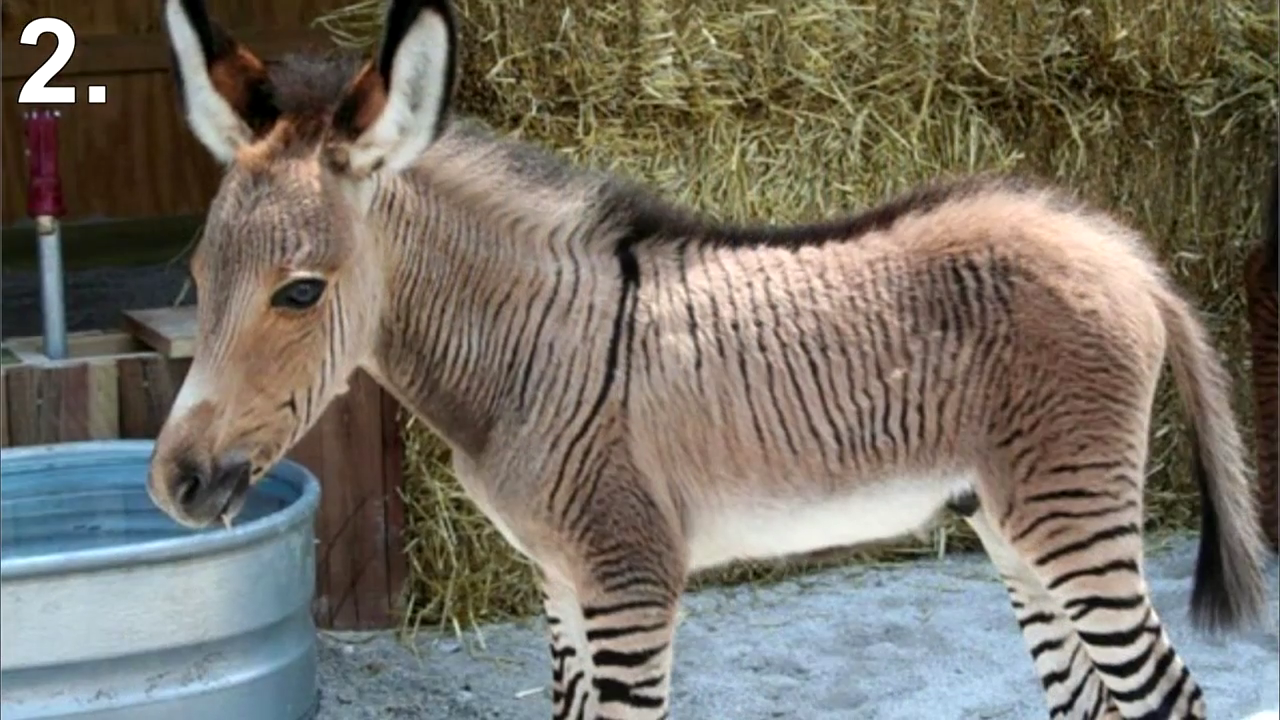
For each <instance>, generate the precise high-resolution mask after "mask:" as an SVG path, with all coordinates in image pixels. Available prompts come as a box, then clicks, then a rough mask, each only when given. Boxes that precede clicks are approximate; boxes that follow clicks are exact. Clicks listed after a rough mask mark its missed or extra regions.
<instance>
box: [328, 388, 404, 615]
mask: <svg viewBox="0 0 1280 720" xmlns="http://www.w3.org/2000/svg"><path fill="white" fill-rule="evenodd" d="M350 387H351V389H350V390H349V391H348V392H347V393H346V395H344V396H343V399H345V400H346V407H345V408H344V409H345V412H344V417H343V418H342V421H343V427H341V430H342V431H344V432H345V434H346V439H345V442H346V443H347V458H346V459H347V461H348V463H349V464H348V466H347V473H346V474H344V475H343V476H342V477H343V483H344V484H346V485H350V486H351V487H352V489H353V490H355V491H356V501H357V504H356V505H355V507H354V508H353V510H354V512H356V513H357V517H356V518H355V519H354V520H353V522H352V528H353V531H354V532H353V535H352V536H351V540H348V542H351V541H352V540H354V550H355V552H354V555H355V557H354V558H353V562H354V564H353V565H352V567H351V569H350V573H351V584H352V588H351V590H350V591H349V592H350V596H351V597H352V601H353V602H354V604H355V607H354V624H355V629H364V630H368V629H375V628H380V627H385V626H387V625H388V624H389V623H390V620H391V610H392V603H391V594H390V584H389V582H388V577H387V573H388V570H389V569H390V565H389V562H388V557H387V550H388V544H387V494H386V489H385V487H384V486H383V483H384V482H385V480H384V477H385V463H386V456H385V453H384V448H383V433H382V412H383V411H382V388H380V387H379V386H378V384H377V383H376V382H374V381H373V380H372V379H371V378H370V377H369V376H368V375H366V374H365V373H363V372H358V373H356V374H355V376H354V377H352V379H351V386H350ZM339 609H340V610H341V606H340V607H339Z"/></svg>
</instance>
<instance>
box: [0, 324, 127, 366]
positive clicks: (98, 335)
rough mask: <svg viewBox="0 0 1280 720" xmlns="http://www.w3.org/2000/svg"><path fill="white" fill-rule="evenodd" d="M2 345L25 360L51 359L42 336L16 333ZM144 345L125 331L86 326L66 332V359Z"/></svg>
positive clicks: (43, 361)
mask: <svg viewBox="0 0 1280 720" xmlns="http://www.w3.org/2000/svg"><path fill="white" fill-rule="evenodd" d="M4 344H5V347H7V348H9V349H10V350H11V351H13V353H14V354H15V355H17V356H18V357H19V358H20V359H22V360H23V361H25V362H27V363H31V364H36V365H44V364H48V363H50V362H61V361H51V360H49V359H48V358H47V357H46V356H45V355H43V352H44V338H42V337H38V336H36V337H16V338H9V339H8V340H5V341H4ZM146 349H147V347H146V346H145V345H143V344H142V343H140V342H139V341H138V340H137V339H136V338H134V337H133V336H132V335H129V334H128V333H120V332H104V331H102V330H85V331H82V332H74V333H68V334H67V356H68V359H88V358H93V357H104V356H111V355H128V354H131V353H139V352H145V351H146Z"/></svg>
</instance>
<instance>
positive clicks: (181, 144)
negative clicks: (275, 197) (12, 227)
mask: <svg viewBox="0 0 1280 720" xmlns="http://www.w3.org/2000/svg"><path fill="white" fill-rule="evenodd" d="M0 3H2V4H0V9H2V10H3V18H2V19H0V37H2V39H3V53H4V62H3V66H2V68H0V70H2V72H3V88H2V90H0V92H2V95H0V101H2V102H3V107H2V109H0V111H2V112H3V117H2V118H0V121H2V125H0V129H2V131H3V145H2V148H0V152H2V154H3V163H4V168H3V172H4V175H3V177H4V179H5V182H4V183H3V188H2V193H3V217H2V218H0V223H2V224H4V225H9V224H11V223H13V222H14V221H16V220H22V219H23V218H25V217H26V177H27V166H26V159H25V158H24V156H23V150H24V148H25V139H24V136H23V124H22V113H23V111H24V110H27V109H33V108H34V107H36V106H22V105H19V104H18V102H17V98H18V91H19V90H20V89H21V88H22V84H23V83H24V82H25V81H26V79H27V78H28V77H30V75H31V73H32V72H34V71H35V70H36V69H37V68H38V67H40V65H41V64H43V63H44V61H45V60H46V59H47V58H48V57H49V55H50V54H51V53H52V52H53V49H54V47H55V46H56V44H57V40H56V39H55V37H54V36H53V35H52V34H48V33H46V34H45V35H43V36H41V37H40V40H39V43H38V44H37V45H35V46H29V45H22V44H20V43H19V42H18V38H19V37H20V36H21V34H22V28H23V27H24V26H25V25H26V24H27V23H28V22H29V21H31V20H32V19H34V18H37V17H45V16H53V17H58V18H61V19H63V20H65V21H66V22H67V23H68V24H70V25H71V27H72V28H73V29H74V30H75V32H76V47H75V52H74V53H73V55H72V56H71V60H70V61H69V62H68V63H67V65H66V66H65V67H64V68H63V70H62V71H61V72H60V73H59V74H58V76H57V77H56V78H55V80H54V81H52V82H50V85H74V86H75V87H76V103H75V104H74V105H56V106H55V105H51V106H45V107H52V108H56V109H59V110H61V112H62V119H61V121H60V124H59V149H60V153H59V154H60V167H61V169H62V177H63V193H64V195H65V198H66V205H67V216H66V218H65V219H66V220H75V219H81V218H113V219H114V218H147V217H157V216H173V215H186V214H203V213H204V210H205V207H206V205H207V204H208V202H209V199H210V198H211V197H212V196H213V193H214V191H215V190H216V189H217V182H218V169H217V166H216V164H215V163H214V162H213V161H212V160H210V158H209V157H208V154H207V153H206V152H205V151H204V148H203V147H201V146H200V145H199V144H198V143H197V142H196V140H195V138H194V136H192V135H191V133H190V131H189V130H187V126H186V123H185V121H184V120H183V119H182V117H181V116H180V114H179V111H178V104H177V100H176V98H175V95H174V85H173V79H172V77H171V76H170V74H169V63H170V60H169V47H168V41H167V39H166V37H165V35H164V26H163V20H162V16H161V11H162V10H161V9H162V8H163V2H162V0H0ZM344 4H346V0H208V5H209V8H210V13H211V14H212V15H213V16H214V18H215V19H216V20H217V21H219V22H220V23H222V24H223V25H224V26H225V27H227V28H228V29H229V30H231V32H232V33H234V34H235V35H236V36H237V37H238V38H239V39H241V41H242V42H245V43H246V44H247V45H248V46H249V47H251V48H252V49H253V50H254V52H257V53H258V54H260V55H261V56H263V57H264V58H266V59H268V60H270V59H274V58H277V57H279V56H280V55H281V54H283V53H285V52H289V51H294V50H298V49H302V48H304V47H307V46H311V45H324V44H327V43H328V42H329V41H328V39H327V37H326V36H325V35H324V33H323V32H322V31H321V30H318V29H313V28H312V27H311V23H312V21H313V20H314V19H315V18H316V17H319V16H320V15H322V14H324V13H325V12H328V11H330V10H333V9H335V8H337V7H341V6H342V5H344ZM89 85H105V86H106V88H107V100H106V102H105V103H103V104H95V105H90V104H88V102H87V100H88V90H87V89H86V88H87V87H88V86H89Z"/></svg>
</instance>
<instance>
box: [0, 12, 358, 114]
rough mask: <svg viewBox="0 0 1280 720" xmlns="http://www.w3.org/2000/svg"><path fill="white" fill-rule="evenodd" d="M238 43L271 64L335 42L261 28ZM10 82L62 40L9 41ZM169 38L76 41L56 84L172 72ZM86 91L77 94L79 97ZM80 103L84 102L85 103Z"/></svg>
mask: <svg viewBox="0 0 1280 720" xmlns="http://www.w3.org/2000/svg"><path fill="white" fill-rule="evenodd" d="M234 34H235V36H236V39H238V40H239V41H240V42H242V43H244V44H245V45H246V46H247V47H249V48H250V49H251V50H253V52H254V53H256V54H257V55H258V57H260V58H262V59H264V60H266V61H268V62H270V61H273V60H278V59H279V58H280V57H281V56H282V55H286V54H288V53H291V52H297V51H299V50H304V49H307V48H332V47H334V43H333V41H332V40H331V39H330V38H329V36H328V35H327V34H326V33H325V32H324V31H323V30H319V29H315V28H296V27H293V28H270V29H264V28H256V29H245V30H242V31H236V32H235V33H234ZM3 47H4V67H3V68H0V73H2V74H3V77H4V79H5V80H25V79H26V78H28V77H30V76H31V74H32V73H34V72H35V71H36V70H37V69H39V68H40V66H42V65H44V63H45V62H46V61H47V60H48V59H49V56H50V55H52V54H53V51H54V48H55V47H57V40H56V39H55V38H54V36H53V35H52V34H49V33H46V34H44V35H41V36H40V39H39V40H38V42H37V44H35V45H23V44H22V43H20V42H18V35H17V34H16V33H15V34H14V35H13V36H11V37H6V38H5V39H4V44H3ZM170 62H171V60H170V55H169V38H168V36H166V35H165V34H164V33H148V34H145V35H81V36H79V37H77V38H76V47H75V52H74V53H72V55H71V59H70V60H68V61H67V64H66V65H64V66H63V67H62V69H61V70H59V71H58V74H57V75H56V76H55V77H54V79H53V80H52V81H51V82H50V85H52V86H58V85H69V84H71V83H68V82H66V78H68V77H75V76H77V75H120V74H124V73H134V72H155V71H161V70H163V71H166V72H167V71H168V70H169V67H170ZM83 92H85V91H83V90H81V91H78V92H77V95H78V96H79V95H80V94H81V93H83ZM80 102H84V100H83V99H81V100H80Z"/></svg>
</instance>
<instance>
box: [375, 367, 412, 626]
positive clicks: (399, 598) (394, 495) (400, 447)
mask: <svg viewBox="0 0 1280 720" xmlns="http://www.w3.org/2000/svg"><path fill="white" fill-rule="evenodd" d="M378 396H379V398H380V400H381V403H382V494H383V503H384V507H383V517H384V518H385V523H386V526H385V529H384V531H383V534H384V536H385V537H386V544H387V551H386V555H387V600H388V603H389V607H388V617H387V621H388V623H387V624H388V625H390V624H391V623H392V621H394V620H396V619H398V618H399V617H400V614H401V613H402V612H403V610H404V606H403V602H404V590H405V583H406V582H407V581H408V579H409V562H408V559H407V558H406V557H405V542H404V527H405V525H404V522H405V507H404V496H403V494H402V493H403V491H404V478H405V472H404V471H405V467H404V451H405V447H404V435H403V433H402V432H401V429H400V428H401V426H400V409H401V406H400V403H399V402H397V401H396V399H395V398H394V397H392V395H391V393H389V392H387V391H385V390H383V389H382V388H381V387H379V388H378Z"/></svg>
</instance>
